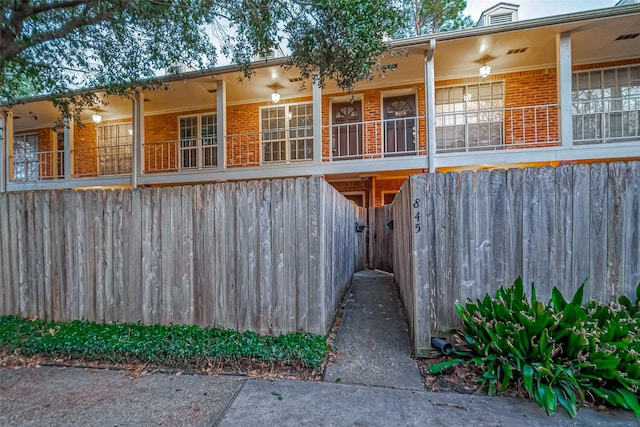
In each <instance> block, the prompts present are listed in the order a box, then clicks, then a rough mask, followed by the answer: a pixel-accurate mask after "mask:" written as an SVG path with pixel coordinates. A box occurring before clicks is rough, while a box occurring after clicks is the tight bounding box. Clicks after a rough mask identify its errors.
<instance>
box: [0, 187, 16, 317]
mask: <svg viewBox="0 0 640 427" xmlns="http://www.w3.org/2000/svg"><path fill="white" fill-rule="evenodd" d="M9 197H10V196H9V194H7V193H0V259H1V260H3V262H0V281H1V283H0V310H2V313H5V314H14V312H13V308H14V307H15V304H14V302H13V300H12V295H11V291H12V287H11V283H13V276H12V275H11V265H12V263H11V253H10V251H9V247H10V244H11V243H13V242H12V241H11V235H10V233H9V212H10V211H9Z"/></svg>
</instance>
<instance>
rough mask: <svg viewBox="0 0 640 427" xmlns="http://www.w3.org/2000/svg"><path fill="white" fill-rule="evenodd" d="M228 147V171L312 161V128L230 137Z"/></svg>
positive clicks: (231, 135)
mask: <svg viewBox="0 0 640 427" xmlns="http://www.w3.org/2000/svg"><path fill="white" fill-rule="evenodd" d="M226 144H227V145H226V161H227V167H228V168H238V167H252V166H253V167H256V166H277V165H283V164H291V163H300V162H311V161H313V127H312V126H305V127H299V128H290V129H275V130H266V131H262V132H251V133H243V134H230V135H227V137H226Z"/></svg>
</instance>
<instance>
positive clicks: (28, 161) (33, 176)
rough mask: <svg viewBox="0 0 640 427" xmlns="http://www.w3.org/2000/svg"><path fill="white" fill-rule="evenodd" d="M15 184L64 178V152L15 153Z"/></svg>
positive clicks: (13, 159)
mask: <svg viewBox="0 0 640 427" xmlns="http://www.w3.org/2000/svg"><path fill="white" fill-rule="evenodd" d="M11 160H12V163H13V177H12V181H14V182H29V181H40V180H49V179H58V178H63V177H64V150H56V151H37V152H14V153H13V155H12V156H11Z"/></svg>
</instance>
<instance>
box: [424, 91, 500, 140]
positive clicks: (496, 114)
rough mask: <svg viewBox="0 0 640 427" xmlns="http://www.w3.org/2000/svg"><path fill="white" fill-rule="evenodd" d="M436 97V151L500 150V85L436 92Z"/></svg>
mask: <svg viewBox="0 0 640 427" xmlns="http://www.w3.org/2000/svg"><path fill="white" fill-rule="evenodd" d="M435 95H436V117H435V120H436V146H437V149H438V151H464V150H467V149H483V148H485V147H498V146H502V144H503V141H504V137H503V122H504V112H503V109H504V83H503V82H499V81H498V82H487V83H480V84H473V85H465V86H451V87H444V88H437V89H436V93H435Z"/></svg>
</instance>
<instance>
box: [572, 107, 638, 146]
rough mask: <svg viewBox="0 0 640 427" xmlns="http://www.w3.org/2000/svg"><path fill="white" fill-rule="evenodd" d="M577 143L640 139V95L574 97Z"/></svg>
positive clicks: (574, 141)
mask: <svg viewBox="0 0 640 427" xmlns="http://www.w3.org/2000/svg"><path fill="white" fill-rule="evenodd" d="M572 108H573V143H574V144H576V145H585V144H606V143H612V142H626V141H638V138H639V137H640V96H635V97H624V98H605V99H585V100H580V99H578V100H575V99H574V100H573V103H572Z"/></svg>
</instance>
